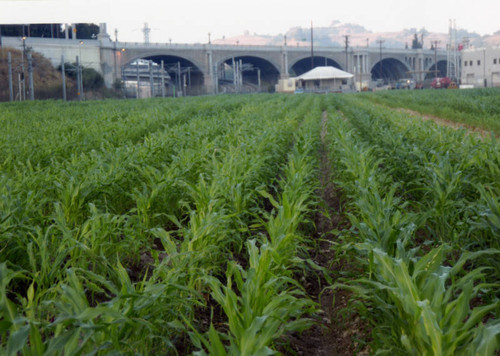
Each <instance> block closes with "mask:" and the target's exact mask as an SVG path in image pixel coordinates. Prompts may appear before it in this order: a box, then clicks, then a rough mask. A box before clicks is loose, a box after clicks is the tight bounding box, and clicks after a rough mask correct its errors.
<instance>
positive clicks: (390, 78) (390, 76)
mask: <svg viewBox="0 0 500 356" xmlns="http://www.w3.org/2000/svg"><path fill="white" fill-rule="evenodd" d="M409 72H410V69H409V68H408V67H407V66H406V65H405V64H404V63H403V62H401V61H399V60H397V59H395V58H385V59H382V60H381V61H378V62H377V63H375V65H374V66H373V67H372V70H371V75H372V80H383V81H384V83H389V82H394V81H397V80H398V79H402V78H411V77H412V75H411V74H410V73H409Z"/></svg>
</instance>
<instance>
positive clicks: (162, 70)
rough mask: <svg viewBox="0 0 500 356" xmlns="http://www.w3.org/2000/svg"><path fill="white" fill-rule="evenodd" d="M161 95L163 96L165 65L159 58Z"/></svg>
mask: <svg viewBox="0 0 500 356" xmlns="http://www.w3.org/2000/svg"><path fill="white" fill-rule="evenodd" d="M161 97H162V98H164V97H165V65H164V63H163V59H162V60H161Z"/></svg>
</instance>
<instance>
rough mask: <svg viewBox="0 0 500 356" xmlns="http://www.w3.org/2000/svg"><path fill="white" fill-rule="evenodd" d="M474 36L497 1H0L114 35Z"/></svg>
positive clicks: (2, 12) (497, 21)
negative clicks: (313, 29)
mask: <svg viewBox="0 0 500 356" xmlns="http://www.w3.org/2000/svg"><path fill="white" fill-rule="evenodd" d="M449 19H456V23H457V27H458V28H464V29H466V30H469V31H474V32H477V33H479V34H482V35H484V34H492V33H494V32H496V31H499V30H500V0H414V1H408V0H400V1H398V0H345V1H333V0H322V1H320V0H300V1H298V0H281V1H278V0H253V1H248V0H247V1H239V0H206V1H201V0H176V1H174V0H163V1H160V0H121V1H118V0H0V23H4V24H5V23H46V22H62V23H65V22H95V23H98V22H106V23H107V24H108V32H109V33H110V34H111V35H112V37H113V38H114V29H115V28H117V29H118V39H119V40H120V41H142V38H143V34H142V32H141V29H142V27H143V25H144V22H148V23H149V27H150V28H151V29H152V30H151V35H150V38H151V41H152V42H168V39H169V38H171V39H172V42H179V43H180V42H207V39H208V33H209V32H210V33H211V34H212V39H216V38H222V37H223V36H226V37H231V36H234V35H238V34H243V32H244V31H249V32H250V33H258V34H272V35H276V34H280V33H285V32H286V31H287V30H288V29H290V28H291V27H294V26H304V27H309V26H310V22H311V21H313V23H314V26H318V27H319V26H328V25H329V24H330V23H332V21H334V20H339V21H341V22H350V23H356V24H359V25H362V26H364V27H366V28H367V29H368V30H371V31H374V32H378V31H399V30H402V29H405V28H418V29H420V28H422V27H425V28H426V29H427V30H428V31H436V32H447V31H448V20H449Z"/></svg>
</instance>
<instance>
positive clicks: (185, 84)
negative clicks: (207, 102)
mask: <svg viewBox="0 0 500 356" xmlns="http://www.w3.org/2000/svg"><path fill="white" fill-rule="evenodd" d="M141 60H145V61H152V62H154V68H156V69H155V70H156V71H159V66H160V65H161V61H163V66H164V70H165V73H166V74H167V75H166V76H167V77H168V81H167V84H166V95H167V96H180V95H200V94H204V92H205V88H204V76H203V72H202V71H201V69H200V68H199V67H198V66H197V65H196V64H194V63H193V62H191V61H190V60H188V59H186V58H183V57H178V56H171V55H153V56H145V57H141V58H135V59H133V60H132V61H130V62H129V63H128V64H127V66H128V67H127V66H125V67H126V68H133V67H134V66H131V64H136V63H137V61H141ZM125 73H130V77H131V78H128V76H127V80H129V79H131V80H134V79H135V78H134V76H133V70H126V71H125ZM153 76H154V77H155V80H158V78H157V77H158V74H155V72H154V71H153ZM146 77H147V78H141V79H140V80H141V81H143V80H146V81H148V80H149V77H148V74H147V73H146ZM143 85H144V83H143ZM146 86H147V85H146ZM155 91H156V90H155ZM155 95H156V96H158V95H159V93H158V91H156V92H155Z"/></svg>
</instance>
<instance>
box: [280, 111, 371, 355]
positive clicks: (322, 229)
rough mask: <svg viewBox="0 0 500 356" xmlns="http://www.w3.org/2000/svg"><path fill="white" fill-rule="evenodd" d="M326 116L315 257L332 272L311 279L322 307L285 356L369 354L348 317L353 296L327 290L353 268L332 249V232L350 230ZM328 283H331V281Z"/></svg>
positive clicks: (362, 332)
mask: <svg viewBox="0 0 500 356" xmlns="http://www.w3.org/2000/svg"><path fill="white" fill-rule="evenodd" d="M326 133H327V113H326V112H324V113H323V118H322V128H321V143H322V145H321V151H320V155H321V169H320V173H321V174H320V183H321V188H320V190H319V191H318V195H319V196H320V197H321V199H322V200H323V203H324V207H325V210H326V211H324V212H317V213H316V216H315V223H316V228H317V237H316V238H317V239H318V240H319V241H318V250H317V251H316V255H315V256H314V257H313V259H314V261H315V262H316V264H318V265H319V266H321V267H323V268H325V269H326V270H327V271H329V272H332V273H330V275H329V276H325V275H320V276H319V278H318V276H311V277H309V278H308V280H307V283H306V289H307V292H308V294H309V296H310V297H311V298H312V299H313V300H314V301H316V302H317V303H318V304H319V306H320V309H321V310H320V313H319V314H318V316H317V318H316V323H315V324H314V325H313V326H312V327H311V328H310V329H308V330H306V331H304V332H303V333H301V334H292V335H289V337H288V338H287V342H288V350H287V352H286V354H296V355H353V354H359V355H366V354H368V350H367V348H366V347H365V348H364V349H363V346H362V345H359V344H358V343H357V342H356V341H354V340H355V339H357V340H368V338H369V337H368V331H367V327H366V325H365V324H364V323H363V322H362V321H361V320H360V318H359V316H357V315H356V314H355V313H349V314H345V310H346V308H347V306H348V302H349V299H350V298H351V293H350V292H348V291H346V290H335V291H332V290H331V289H326V288H327V287H329V286H331V285H332V284H333V283H335V279H336V276H335V275H334V274H338V273H335V272H339V271H341V270H345V269H350V267H349V265H348V263H346V261H342V260H340V261H339V259H338V258H337V256H336V254H335V251H334V250H333V249H332V248H331V245H332V242H333V241H335V239H336V236H335V234H334V233H332V231H333V230H335V229H336V230H342V229H344V228H346V227H347V225H346V224H347V223H346V219H345V218H344V217H343V215H342V213H341V202H342V201H341V199H342V195H341V194H340V193H341V192H340V190H339V189H338V187H336V186H335V185H334V184H333V182H332V177H331V172H332V168H331V165H330V161H329V159H328V151H327V145H326V142H325V141H326ZM328 280H330V281H329V282H328Z"/></svg>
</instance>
